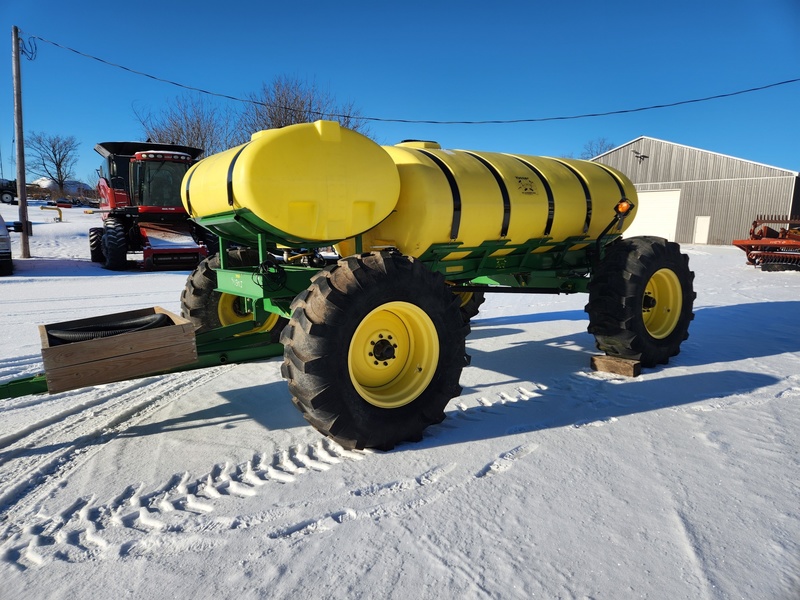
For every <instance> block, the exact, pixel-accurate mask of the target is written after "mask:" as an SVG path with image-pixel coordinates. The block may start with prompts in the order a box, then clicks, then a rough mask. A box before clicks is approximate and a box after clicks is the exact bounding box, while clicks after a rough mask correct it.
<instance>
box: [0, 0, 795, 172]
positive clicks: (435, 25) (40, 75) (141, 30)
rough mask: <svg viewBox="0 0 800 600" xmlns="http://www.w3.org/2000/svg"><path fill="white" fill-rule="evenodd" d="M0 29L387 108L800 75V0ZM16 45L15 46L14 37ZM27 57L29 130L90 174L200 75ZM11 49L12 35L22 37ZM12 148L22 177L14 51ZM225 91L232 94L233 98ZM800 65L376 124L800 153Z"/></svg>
mask: <svg viewBox="0 0 800 600" xmlns="http://www.w3.org/2000/svg"><path fill="white" fill-rule="evenodd" d="M0 23H1V24H2V25H0V33H3V34H4V35H7V38H6V44H9V46H10V43H11V28H12V26H13V25H16V26H18V27H19V28H20V29H21V30H22V35H23V38H25V39H27V37H28V36H30V35H35V36H39V37H42V38H46V39H49V40H52V41H54V42H57V43H59V44H62V45H65V46H69V47H72V48H75V49H77V50H79V51H81V52H84V53H87V54H90V55H94V56H97V57H100V58H103V59H105V60H107V61H110V62H114V63H118V64H121V65H124V66H127V67H129V68H132V69H135V70H138V71H143V72H146V73H150V74H152V75H154V76H157V77H161V78H164V79H169V80H173V81H177V82H180V83H183V84H186V85H189V86H194V87H198V88H203V89H207V90H212V91H215V92H219V93H222V94H229V95H232V96H238V97H243V96H245V95H246V94H247V93H248V92H251V91H255V90H257V89H258V88H260V86H261V84H262V82H265V81H267V82H268V81H271V80H272V79H273V78H274V77H276V76H279V75H290V76H293V77H299V78H301V79H307V80H313V81H314V82H316V83H317V84H318V85H320V86H321V87H324V88H326V89H328V90H329V91H330V92H331V93H332V94H333V95H334V96H335V97H336V98H337V99H338V100H340V101H345V100H352V101H353V102H354V103H355V104H356V105H357V106H358V107H360V109H361V111H362V113H363V114H364V115H366V116H370V117H380V118H389V119H412V120H413V119H419V120H487V119H526V118H540V117H557V116H566V115H577V114H585V113H595V112H604V111H614V110H620V109H628V108H637V107H641V106H650V105H654V104H662V103H670V102H677V101H682V100H689V99H694V98H701V97H706V96H710V95H716V94H722V93H728V92H734V91H737V90H742V89H747V88H752V87H757V86H762V85H766V84H770V83H774V82H779V81H784V80H788V79H795V78H800V0H759V1H755V0H750V1H741V0H671V1H670V2H646V1H627V0H620V1H617V0H609V1H607V2H602V3H598V2H582V1H572V2H560V3H559V2H539V1H528V2H523V1H514V0H508V1H503V0H497V1H496V2H493V3H489V2H472V1H469V0H461V1H460V2H456V1H449V0H448V1H439V2H437V1H435V0H428V1H424V2H420V1H416V0H409V1H406V2H380V1H375V0H373V1H351V2H348V1H341V2H318V1H317V0H305V1H304V2H300V3H289V2H273V1H269V0H262V1H259V2H228V3H221V2H208V1H206V0H199V1H194V2H161V1H158V2H145V3H131V2H124V3H109V2H107V1H105V2H90V1H80V0H78V1H76V2H64V1H63V0H60V1H59V2H54V1H41V0H25V1H24V2H12V1H4V2H3V3H2V6H1V7H0ZM9 46H6V48H7V49H9ZM37 48H38V52H37V56H36V60H34V61H28V60H25V59H23V60H22V85H23V108H24V129H25V132H26V133H28V132H31V131H40V132H45V133H48V134H59V135H63V136H68V135H73V136H75V137H76V138H77V139H78V141H79V142H80V147H79V154H80V158H79V161H78V164H77V167H76V173H75V175H76V177H77V178H78V179H83V180H87V179H89V177H90V174H91V173H92V172H93V171H94V169H95V168H96V167H97V166H98V165H99V163H100V157H99V155H97V154H96V153H95V152H94V149H93V148H94V145H95V143H97V142H100V141H110V140H137V139H142V131H141V128H140V126H139V124H138V122H137V120H136V118H135V116H134V107H139V108H141V109H146V110H150V111H152V112H158V110H159V109H160V108H162V107H165V106H166V105H167V104H168V103H170V102H172V101H174V99H175V98H176V97H177V96H179V95H181V94H184V93H185V92H184V91H182V90H180V89H179V88H176V87H173V86H170V85H167V84H164V83H159V82H156V81H152V80H150V79H147V78H143V77H141V76H137V75H133V74H131V73H128V72H125V71H123V70H119V69H115V68H112V67H109V66H106V65H104V64H101V63H98V62H96V61H93V60H90V59H87V58H83V57H80V56H77V55H75V54H73V53H71V52H68V51H66V50H62V49H60V48H57V47H54V46H52V45H50V44H46V43H44V42H41V41H38V42H37ZM6 56H7V57H8V58H9V59H10V52H9V53H8V54H6ZM6 65H7V66H6V67H5V68H4V69H3V71H2V75H1V76H0V81H2V90H3V91H2V93H0V152H2V166H3V173H4V175H5V177H6V178H14V177H15V171H14V167H13V162H12V161H13V145H12V140H13V131H14V129H13V95H12V85H11V81H12V76H11V61H10V60H8V62H7V63H6ZM220 102H221V103H223V104H224V103H225V102H226V101H221V100H220ZM799 106H800V82H797V83H793V84H789V85H785V86H781V87H777V88H773V89H769V90H766V91H761V92H755V93H751V94H745V95H741V96H737V97H733V98H726V99H721V100H716V101H712V102H705V103H698V104H692V105H688V106H680V107H675V108H668V109H663V110H654V111H646V112H639V113H634V114H627V115H616V116H609V117H599V118H589V119H577V120H567V121H555V122H547V123H529V124H505V125H423V124H409V123H384V122H374V123H372V124H371V126H370V128H371V133H372V135H373V137H374V138H375V139H376V140H377V141H378V142H379V143H382V144H393V143H397V142H399V141H401V140H403V139H407V138H418V139H420V138H421V139H433V140H437V141H439V142H440V143H441V144H442V146H444V147H447V148H465V149H475V150H489V151H501V152H502V151H507V152H518V153H524V154H534V155H535V154H542V155H564V154H574V155H576V156H577V155H579V154H580V153H581V152H582V150H583V146H584V144H585V143H586V142H588V141H589V140H593V139H597V138H600V137H604V138H607V139H608V140H610V141H611V142H613V143H614V144H623V143H625V142H627V141H630V140H632V139H634V138H636V137H638V136H640V135H647V136H651V137H656V138H660V139H665V140H668V141H672V142H676V143H680V144H686V145H689V146H695V147H699V148H703V149H707V150H711V151H714V152H720V153H723V154H729V155H732V156H738V157H741V158H745V159H748V160H753V161H756V162H761V163H765V164H769V165H774V166H778V167H783V168H787V169H792V170H800V111H798V107H799Z"/></svg>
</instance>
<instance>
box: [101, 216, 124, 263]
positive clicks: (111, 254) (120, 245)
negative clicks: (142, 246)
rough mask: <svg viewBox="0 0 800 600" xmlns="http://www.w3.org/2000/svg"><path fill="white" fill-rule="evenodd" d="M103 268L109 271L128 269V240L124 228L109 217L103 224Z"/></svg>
mask: <svg viewBox="0 0 800 600" xmlns="http://www.w3.org/2000/svg"><path fill="white" fill-rule="evenodd" d="M103 225H104V226H103V243H102V250H103V260H104V263H103V268H105V269H109V270H111V271H125V270H126V269H127V268H128V240H127V237H126V236H125V226H124V225H123V224H122V223H120V222H119V221H117V220H116V219H114V218H113V217H109V218H107V219H106V220H105V223H104V224H103Z"/></svg>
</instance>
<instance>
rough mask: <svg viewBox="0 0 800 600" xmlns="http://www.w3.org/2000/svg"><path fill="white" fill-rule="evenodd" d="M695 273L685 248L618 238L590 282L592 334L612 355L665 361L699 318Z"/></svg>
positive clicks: (653, 240) (588, 309) (651, 362)
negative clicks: (695, 312) (693, 320)
mask: <svg viewBox="0 0 800 600" xmlns="http://www.w3.org/2000/svg"><path fill="white" fill-rule="evenodd" d="M693 281H694V273H692V271H690V270H689V258H688V257H687V256H686V255H685V254H681V251H680V246H679V245H678V244H676V243H674V242H668V241H667V240H665V239H662V238H657V237H634V238H629V239H625V240H619V241H617V242H615V243H614V244H613V245H612V246H611V247H610V248H609V249H608V251H607V254H606V257H605V259H604V260H603V261H602V262H601V263H600V265H599V266H598V268H597V269H596V270H595V272H594V274H593V276H592V281H591V283H590V284H589V303H588V304H587V305H586V309H585V310H586V312H587V313H589V333H592V334H594V336H595V340H596V342H597V348H598V349H599V350H602V351H603V352H605V353H606V354H609V355H611V356H619V357H622V358H631V359H635V360H639V361H641V363H642V365H643V366H645V367H653V366H655V365H657V364H666V363H667V362H668V361H669V359H670V357H672V356H675V355H676V354H678V352H680V346H681V343H682V342H683V341H684V340H685V339H686V338H688V337H689V323H690V322H691V321H692V319H693V318H694V314H693V313H692V305H693V303H694V299H695V293H694V291H693V289H692V282H693Z"/></svg>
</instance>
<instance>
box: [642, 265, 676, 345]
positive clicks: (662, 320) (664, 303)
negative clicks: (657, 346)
mask: <svg viewBox="0 0 800 600" xmlns="http://www.w3.org/2000/svg"><path fill="white" fill-rule="evenodd" d="M682 308H683V294H682V293H681V282H680V279H678V276H677V275H676V274H675V271H673V270H671V269H659V270H658V271H656V272H655V273H653V276H652V277H651V278H650V281H648V282H647V287H646V288H645V291H644V298H643V299H642V318H643V319H644V326H645V327H646V328H647V332H648V333H649V334H650V335H651V336H653V337H654V338H656V339H657V340H661V339H664V338H665V337H667V336H668V335H669V334H671V333H672V332H673V331H675V327H676V326H677V325H678V320H679V319H680V318H681V309H682Z"/></svg>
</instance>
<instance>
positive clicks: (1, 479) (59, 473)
mask: <svg viewBox="0 0 800 600" xmlns="http://www.w3.org/2000/svg"><path fill="white" fill-rule="evenodd" d="M224 368H225V367H220V368H216V369H206V370H204V371H193V372H189V373H182V374H179V375H167V376H161V377H160V378H158V379H154V378H152V377H150V378H146V379H142V380H137V381H136V382H135V383H132V384H127V385H123V384H108V385H107V386H101V387H96V388H90V391H88V392H85V394H87V395H88V396H89V399H88V400H86V401H84V402H81V403H79V404H77V405H73V406H71V407H69V408H67V409H64V410H63V411H60V412H57V413H55V414H53V415H50V416H49V417H47V418H45V419H41V420H39V421H37V422H35V423H33V424H32V425H30V426H28V427H26V428H24V429H23V430H21V431H19V432H15V433H14V434H9V435H6V436H4V437H3V439H2V443H0V485H2V493H0V522H2V521H4V520H6V519H8V518H10V517H13V516H14V515H16V514H24V513H25V512H26V511H27V510H28V509H29V507H30V506H31V505H33V504H35V502H36V501H37V500H38V499H39V498H41V497H42V495H44V494H46V493H47V491H48V489H49V485H48V484H49V483H51V482H52V483H53V484H54V485H57V484H58V481H59V480H60V479H62V478H63V477H64V476H65V474H66V473H68V472H69V471H71V470H72V469H74V468H75V467H76V466H77V465H79V464H82V463H84V462H86V461H87V460H88V459H89V458H91V457H92V456H93V455H94V454H95V453H96V452H98V451H100V450H101V449H102V447H103V446H104V444H105V443H107V442H109V441H110V440H112V439H114V438H115V437H116V436H118V435H120V434H121V433H123V432H124V431H125V430H126V429H128V428H129V427H131V426H133V425H135V424H137V423H139V422H140V421H142V420H143V419H145V418H146V417H147V416H148V415H149V414H151V413H152V412H153V411H155V410H158V409H159V408H160V407H161V406H163V405H164V404H166V403H168V402H170V401H171V400H172V399H173V398H174V397H176V396H180V395H184V394H185V393H187V392H189V391H191V390H192V389H194V388H195V387H197V386H199V385H203V384H204V383H205V382H206V381H208V380H209V379H213V378H215V377H217V376H218V375H219V374H220V373H221V372H222V371H221V370H220V369H224ZM106 388H107V389H106ZM120 388H121V389H120ZM93 395H94V396H93ZM47 398H48V401H50V402H59V401H62V400H64V399H65V398H68V394H67V395H66V396H65V395H54V396H49V397H47ZM0 536H2V531H0Z"/></svg>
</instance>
